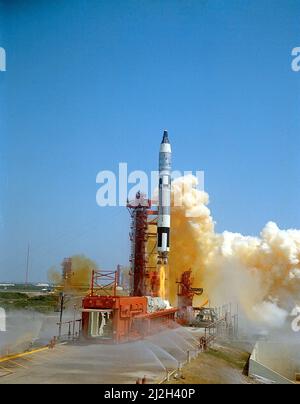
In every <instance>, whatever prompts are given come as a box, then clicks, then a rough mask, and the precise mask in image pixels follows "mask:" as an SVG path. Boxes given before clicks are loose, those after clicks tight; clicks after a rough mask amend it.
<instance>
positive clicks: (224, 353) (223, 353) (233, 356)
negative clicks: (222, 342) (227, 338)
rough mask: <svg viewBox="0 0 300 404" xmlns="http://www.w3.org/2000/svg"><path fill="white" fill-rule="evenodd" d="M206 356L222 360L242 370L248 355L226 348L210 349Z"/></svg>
mask: <svg viewBox="0 0 300 404" xmlns="http://www.w3.org/2000/svg"><path fill="white" fill-rule="evenodd" d="M206 354H207V355H211V356H214V357H215V358H217V359H222V360H224V361H225V362H227V363H229V364H230V365H232V366H235V367H237V368H239V369H243V368H244V367H245V363H246V362H247V360H248V357H249V354H248V353H246V352H240V351H234V350H231V349H230V350H229V349H228V348H227V349H226V350H225V349H222V350H219V349H218V350H217V349H213V348H210V349H209V350H208V351H207V352H206Z"/></svg>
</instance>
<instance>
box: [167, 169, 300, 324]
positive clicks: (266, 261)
mask: <svg viewBox="0 0 300 404" xmlns="http://www.w3.org/2000/svg"><path fill="white" fill-rule="evenodd" d="M196 184H197V178H196V177H193V176H189V177H188V178H184V177H182V178H179V179H177V180H175V181H174V182H173V187H172V191H173V197H174V199H175V200H180V201H181V202H182V206H181V207H178V206H177V207H176V206H175V207H174V208H173V213H172V214H173V219H172V220H173V222H172V223H173V224H172V226H174V227H175V229H174V234H175V235H174V240H173V242H174V245H175V247H176V249H177V250H178V251H175V252H173V253H171V262H170V265H171V266H172V271H173V266H174V267H175V276H177V277H178V276H180V273H182V272H183V271H184V270H186V269H188V268H185V267H184V265H190V267H192V268H193V274H194V276H195V282H196V283H197V285H195V286H199V285H203V286H204V289H205V291H206V293H207V295H208V297H209V299H210V301H211V303H213V304H216V305H217V304H224V303H225V302H228V301H236V302H238V303H239V305H240V306H241V309H242V311H243V312H244V313H245V314H246V316H247V317H248V318H249V320H251V321H256V322H258V323H262V324H265V325H267V326H272V327H280V326H282V324H283V323H284V321H285V319H286V317H287V313H288V312H290V310H291V309H292V307H294V306H295V305H296V304H297V302H299V301H300V230H294V229H289V230H281V229H279V227H278V226H277V224H276V223H274V222H269V223H267V225H266V226H265V227H264V229H263V230H262V232H261V234H260V236H259V237H250V236H244V235H242V234H239V233H232V232H229V231H225V232H224V233H222V234H218V233H216V232H215V230H214V220H213V218H212V216H211V212H210V210H209V208H208V207H207V205H208V203H209V196H208V194H207V193H205V192H202V191H199V190H197V189H196V187H195V186H196ZM182 189H185V191H186V192H185V193H184V195H182ZM189 228H190V230H189ZM191 229H192V231H191ZM184 231H185V232H187V231H188V232H189V233H188V234H189V235H188V237H190V242H189V243H186V242H184V240H180V238H182V237H183V232H184ZM172 256H173V259H172ZM182 257H184V258H185V260H184V261H183V259H182ZM189 258H190V259H189ZM172 271H171V272H172Z"/></svg>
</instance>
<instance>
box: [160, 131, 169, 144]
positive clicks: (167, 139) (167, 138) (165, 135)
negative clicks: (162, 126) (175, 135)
mask: <svg viewBox="0 0 300 404" xmlns="http://www.w3.org/2000/svg"><path fill="white" fill-rule="evenodd" d="M161 143H170V141H169V135H168V131H166V130H165V131H164V135H163V139H162V142H161Z"/></svg>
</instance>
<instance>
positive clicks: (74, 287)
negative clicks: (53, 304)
mask: <svg viewBox="0 0 300 404" xmlns="http://www.w3.org/2000/svg"><path fill="white" fill-rule="evenodd" d="M70 263H71V264H70V266H69V270H67V271H66V273H65V276H63V275H62V271H58V270H56V269H55V268H50V270H49V271H48V278H49V280H50V281H51V282H53V283H54V284H55V285H56V286H59V287H61V288H62V289H63V290H64V291H65V292H72V293H76V292H77V293H86V292H87V291H88V290H89V289H90V287H91V280H92V271H93V270H96V269H97V265H96V264H95V262H94V261H92V260H91V259H89V258H87V257H86V256H84V255H74V256H72V257H71V258H70Z"/></svg>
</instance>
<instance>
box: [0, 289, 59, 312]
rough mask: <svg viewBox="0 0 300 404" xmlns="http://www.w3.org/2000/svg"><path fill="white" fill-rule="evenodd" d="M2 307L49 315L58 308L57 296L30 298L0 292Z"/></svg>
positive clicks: (21, 294)
mask: <svg viewBox="0 0 300 404" xmlns="http://www.w3.org/2000/svg"><path fill="white" fill-rule="evenodd" d="M0 307H3V308H4V309H6V310H35V311H38V312H40V313H49V312H51V311H54V310H55V309H56V307H57V296H55V295H38V296H29V295H28V294H26V293H20V292H0Z"/></svg>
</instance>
